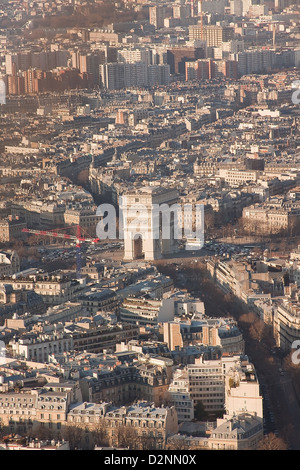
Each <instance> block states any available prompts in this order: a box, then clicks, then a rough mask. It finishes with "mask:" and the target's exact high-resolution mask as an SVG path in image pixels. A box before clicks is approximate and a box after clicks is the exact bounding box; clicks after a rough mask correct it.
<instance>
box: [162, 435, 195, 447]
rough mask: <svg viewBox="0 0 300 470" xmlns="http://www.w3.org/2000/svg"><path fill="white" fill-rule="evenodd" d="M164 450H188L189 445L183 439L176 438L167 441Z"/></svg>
mask: <svg viewBox="0 0 300 470" xmlns="http://www.w3.org/2000/svg"><path fill="white" fill-rule="evenodd" d="M166 448H167V450H190V445H189V443H188V442H187V441H186V439H185V438H181V437H179V436H178V437H177V436H176V437H174V438H172V439H170V440H169V442H168V443H167V446H166Z"/></svg>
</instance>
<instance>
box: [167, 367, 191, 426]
mask: <svg viewBox="0 0 300 470" xmlns="http://www.w3.org/2000/svg"><path fill="white" fill-rule="evenodd" d="M166 400H167V403H168V404H169V405H170V406H175V409H176V412H177V415H178V422H179V423H181V422H185V421H187V422H190V421H192V420H193V419H194V401H193V399H192V397H191V393H190V391H189V377H188V373H187V370H180V369H178V370H176V371H175V372H174V374H173V380H172V382H171V384H170V386H169V388H168V392H167V393H166Z"/></svg>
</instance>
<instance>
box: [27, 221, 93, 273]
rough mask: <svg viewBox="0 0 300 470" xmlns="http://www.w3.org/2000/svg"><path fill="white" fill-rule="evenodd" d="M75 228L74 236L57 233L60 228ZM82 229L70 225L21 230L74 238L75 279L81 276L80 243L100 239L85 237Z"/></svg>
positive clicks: (67, 238) (66, 238)
mask: <svg viewBox="0 0 300 470" xmlns="http://www.w3.org/2000/svg"><path fill="white" fill-rule="evenodd" d="M74 228H76V236H75V235H70V234H68V233H59V231H60V230H67V229H73V230H74ZM82 231H83V229H82V227H80V225H73V226H72V227H64V228H63V229H54V230H33V229H29V228H23V229H22V232H24V233H31V234H33V235H39V236H42V237H54V238H61V239H63V240H74V241H75V242H76V250H77V253H76V261H77V262H76V264H77V267H76V277H77V279H80V278H81V245H82V243H93V244H95V243H98V242H99V241H100V239H99V238H85V237H83V236H82V235H81V233H82Z"/></svg>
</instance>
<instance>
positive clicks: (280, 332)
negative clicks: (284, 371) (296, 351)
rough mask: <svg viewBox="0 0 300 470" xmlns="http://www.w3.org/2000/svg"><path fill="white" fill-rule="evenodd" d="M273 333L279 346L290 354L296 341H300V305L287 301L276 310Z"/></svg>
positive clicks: (297, 302)
mask: <svg viewBox="0 0 300 470" xmlns="http://www.w3.org/2000/svg"><path fill="white" fill-rule="evenodd" d="M273 331H274V337H275V339H276V343H277V346H278V347H280V348H281V349H282V351H285V352H289V351H291V347H292V344H293V342H294V341H299V339H300V303H299V301H297V300H296V299H295V300H292V299H285V300H284V302H283V303H281V304H280V305H278V306H277V308H276V309H274V320H273Z"/></svg>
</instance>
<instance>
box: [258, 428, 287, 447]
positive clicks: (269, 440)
mask: <svg viewBox="0 0 300 470" xmlns="http://www.w3.org/2000/svg"><path fill="white" fill-rule="evenodd" d="M287 448H288V446H287V444H286V442H285V441H284V440H283V439H282V438H280V437H277V436H275V434H273V433H272V432H271V433H270V434H267V435H266V436H264V438H263V439H262V440H261V441H260V442H259V444H258V448H257V450H287Z"/></svg>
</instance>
